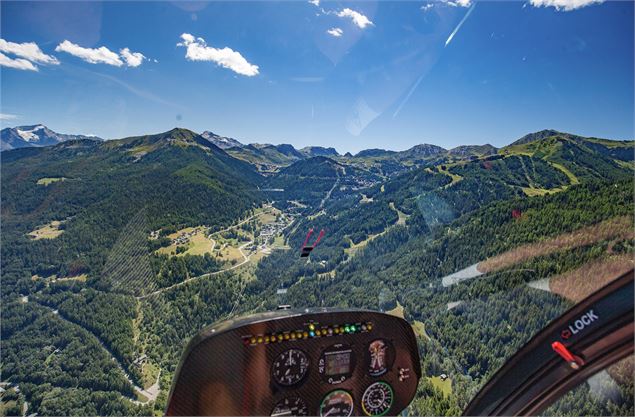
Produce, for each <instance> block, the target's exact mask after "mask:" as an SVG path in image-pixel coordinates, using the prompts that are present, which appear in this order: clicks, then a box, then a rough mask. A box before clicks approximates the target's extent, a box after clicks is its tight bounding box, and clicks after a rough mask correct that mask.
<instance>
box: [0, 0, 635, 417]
mask: <svg viewBox="0 0 635 417" xmlns="http://www.w3.org/2000/svg"><path fill="white" fill-rule="evenodd" d="M0 8H1V39H0V80H1V87H0V93H1V106H0V110H1V112H0V121H1V124H2V136H1V148H2V152H1V160H2V165H1V170H2V172H1V174H2V175H1V205H2V207H1V216H2V218H1V223H2V230H1V243H2V249H1V258H2V259H1V265H0V266H1V279H2V307H1V309H2V310H1V313H2V337H1V355H2V362H1V366H2V368H1V369H2V376H1V385H0V386H1V387H2V390H1V391H0V400H1V403H0V414H5V415H26V416H28V415H31V414H33V413H37V414H38V415H130V414H136V415H152V414H160V413H163V412H164V411H165V407H166V401H167V396H168V392H169V389H170V384H171V382H172V379H173V377H174V375H175V371H176V368H177V366H178V363H179V359H180V357H181V354H182V352H183V349H184V347H185V345H186V344H187V341H188V340H189V339H190V338H191V337H192V336H194V335H195V334H197V332H199V331H200V330H201V329H202V328H204V327H205V326H207V325H209V324H211V323H214V322H217V321H220V320H226V319H230V318H235V317H238V316H241V315H245V314H249V313H255V312H264V311H270V310H275V309H276V308H277V307H278V306H279V305H290V306H291V307H292V308H307V307H342V308H348V307H357V308H366V309H372V310H379V311H384V312H388V313H389V314H393V315H397V316H400V317H403V318H405V319H406V320H407V321H408V322H409V323H410V324H411V325H412V327H413V329H414V331H415V333H416V335H417V342H418V346H419V350H420V356H421V365H422V372H423V375H422V378H421V381H420V384H419V389H418V392H417V395H416V397H415V399H414V400H413V402H412V403H411V405H410V411H409V412H410V413H411V414H416V415H458V414H460V413H461V412H462V410H463V409H464V408H465V406H466V405H467V404H468V402H469V401H470V399H472V398H473V396H474V395H475V394H476V392H477V391H478V389H479V388H480V387H482V386H483V385H484V384H485V382H486V381H487V380H488V378H490V377H491V376H492V375H493V374H494V372H496V370H498V369H499V368H500V367H501V366H502V365H503V364H504V363H505V361H506V360H507V359H508V358H509V357H510V356H511V355H513V354H514V352H516V351H517V350H518V349H519V348H520V347H521V346H522V345H523V344H524V343H526V342H527V341H528V340H529V339H530V338H531V337H532V336H533V335H534V334H536V333H537V332H538V331H540V330H541V329H542V328H543V327H545V326H546V325H547V324H548V323H549V322H550V321H551V320H553V319H555V318H556V317H558V316H559V315H561V314H562V313H563V312H565V311H566V310H567V309H569V308H570V307H571V306H573V305H574V304H575V303H576V302H577V301H580V300H581V299H583V298H584V297H586V296H587V295H589V294H590V293H591V292H593V291H595V290H597V289H599V288H601V287H602V286H603V285H605V284H606V283H608V282H610V281H611V280H613V279H615V278H616V277H618V276H619V275H620V274H622V273H624V272H626V271H628V270H629V269H631V268H632V267H633V251H634V247H633V238H634V235H633V230H634V223H633V218H634V214H635V211H634V206H633V187H634V181H633V174H634V171H633V170H634V167H635V165H634V142H633V129H634V117H633V114H634V111H635V108H634V105H633V99H634V97H633V90H634V84H633V77H634V68H633V60H634V55H633V50H634V44H633V36H634V32H633V18H634V12H633V3H632V2H621V1H620V2H604V1H602V0H571V1H568V0H529V1H526V2H520V1H519V2H516V1H510V2H478V1H471V0H453V1H450V0H442V1H435V2H433V1H405V2H392V1H391V2H388V1H386V2H383V1H368V2H327V1H319V0H311V1H297V2H291V1H288V2H284V1H283V2H267V1H260V2H145V1H144V2H70V3H58V2H22V1H20V2H11V1H2V3H1V4H0ZM618 368H619V370H623V369H626V370H627V371H625V372H628V370H629V369H630V372H631V375H632V360H631V362H630V368H628V363H627V365H623V366H621V367H618ZM615 369H617V368H615ZM617 373H620V372H617V371H615V370H614V371H610V370H609V371H607V372H605V374H603V375H602V376H601V378H599V379H596V380H595V382H596V383H597V384H603V383H604V382H606V381H609V380H610V384H613V385H611V387H613V388H615V387H614V386H617V388H615V390H616V391H615V392H618V393H619V395H617V394H616V395H612V396H611V395H608V394H607V395H604V396H600V395H598V396H594V397H593V398H592V399H591V398H590V397H589V396H588V395H586V394H585V393H587V394H588V393H593V391H594V389H593V387H592V385H589V386H587V388H580V390H579V391H576V392H574V393H572V394H570V396H569V397H568V398H567V399H565V400H563V401H565V402H563V403H560V405H555V406H554V407H553V408H551V409H549V412H550V413H551V414H555V415H562V414H571V415H576V414H622V413H624V414H625V415H633V414H635V412H634V409H633V384H632V380H631V381H630V383H629V381H628V378H623V377H620V378H617V377H614V375H615V374H617ZM623 373H624V372H621V373H620V375H622V374H623ZM598 381H599V382H598ZM595 382H594V383H595ZM589 387H590V388H589Z"/></svg>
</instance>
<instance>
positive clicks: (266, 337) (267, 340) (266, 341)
mask: <svg viewBox="0 0 635 417" xmlns="http://www.w3.org/2000/svg"><path fill="white" fill-rule="evenodd" d="M265 343H269V336H268V335H267V336H265Z"/></svg>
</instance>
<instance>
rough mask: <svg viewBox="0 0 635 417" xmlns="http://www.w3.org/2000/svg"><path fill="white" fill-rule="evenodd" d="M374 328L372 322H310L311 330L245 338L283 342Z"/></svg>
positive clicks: (252, 342)
mask: <svg viewBox="0 0 635 417" xmlns="http://www.w3.org/2000/svg"><path fill="white" fill-rule="evenodd" d="M371 330H373V324H372V323H371V322H368V323H357V324H346V325H341V326H337V325H336V326H330V327H323V328H320V329H318V328H316V327H315V324H313V323H311V324H309V330H296V331H290V332H283V333H278V334H275V333H273V334H266V335H260V336H251V337H245V338H244V339H243V340H244V342H245V344H246V345H252V346H253V345H259V344H264V343H276V342H283V341H288V340H302V339H309V338H315V337H328V336H333V335H342V334H352V333H360V332H369V331H371Z"/></svg>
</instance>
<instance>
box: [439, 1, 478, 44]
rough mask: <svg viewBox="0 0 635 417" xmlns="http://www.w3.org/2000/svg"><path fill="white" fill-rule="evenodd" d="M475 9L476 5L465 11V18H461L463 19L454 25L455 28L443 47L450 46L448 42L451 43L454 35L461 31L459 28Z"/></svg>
mask: <svg viewBox="0 0 635 417" xmlns="http://www.w3.org/2000/svg"><path fill="white" fill-rule="evenodd" d="M475 7H476V3H474V4H472V7H470V9H469V10H468V11H467V13H465V16H463V19H461V21H460V22H459V24H458V25H456V27H455V28H454V30H453V31H452V33H450V36H449V37H448V40H446V41H445V46H448V45H449V44H450V42H452V39H454V35H456V33H457V32H458V31H459V29H461V26H463V23H465V21H466V20H467V18H468V17H470V15H471V14H472V11H473V10H474V8H475Z"/></svg>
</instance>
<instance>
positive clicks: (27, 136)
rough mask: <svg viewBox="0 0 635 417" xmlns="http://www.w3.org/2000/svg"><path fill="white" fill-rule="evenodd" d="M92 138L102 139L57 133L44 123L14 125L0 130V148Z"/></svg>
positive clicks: (45, 144)
mask: <svg viewBox="0 0 635 417" xmlns="http://www.w3.org/2000/svg"><path fill="white" fill-rule="evenodd" d="M77 139H93V140H102V139H101V138H98V137H97V136H86V135H68V134H63V133H57V132H54V131H52V130H51V129H49V128H48V127H46V126H44V125H41V124H39V125H33V126H16V127H13V128H5V129H2V130H1V131H0V150H2V151H6V150H9V149H17V148H25V147H29V146H51V145H57V144H58V143H61V142H65V141H68V140H77Z"/></svg>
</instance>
